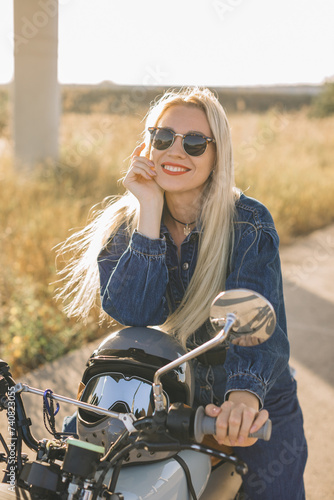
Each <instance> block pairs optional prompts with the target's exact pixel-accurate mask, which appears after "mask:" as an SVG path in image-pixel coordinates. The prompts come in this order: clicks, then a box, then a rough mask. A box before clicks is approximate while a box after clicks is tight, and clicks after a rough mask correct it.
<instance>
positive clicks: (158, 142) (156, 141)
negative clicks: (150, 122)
mask: <svg viewBox="0 0 334 500" xmlns="http://www.w3.org/2000/svg"><path fill="white" fill-rule="evenodd" d="M172 142H173V134H172V132H171V131H170V130H166V129H158V130H156V131H154V132H153V133H152V136H151V143H152V146H153V147H154V148H155V149H159V150H160V151H161V150H164V149H167V148H169V147H170V145H171V144H172Z"/></svg>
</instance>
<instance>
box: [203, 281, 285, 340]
mask: <svg viewBox="0 0 334 500" xmlns="http://www.w3.org/2000/svg"><path fill="white" fill-rule="evenodd" d="M231 313H233V314H234V315H235V317H236V321H235V322H234V324H233V326H232V327H231V329H230V331H229V336H228V341H229V342H233V344H240V345H247V346H252V345H257V344H262V343H263V342H265V341H266V340H268V339H269V338H270V337H271V335H272V334H273V332H274V329H275V325H276V314H275V311H274V308H273V306H272V305H271V303H270V302H269V301H268V300H267V299H266V298H265V297H263V296H262V295H260V294H259V293H257V292H254V291H252V290H246V289H243V288H240V289H237V290H227V291H225V292H221V293H220V294H219V295H217V297H216V298H215V300H214V301H213V303H212V306H211V309H210V320H211V323H212V325H213V327H214V328H215V329H217V328H222V327H223V326H224V325H225V323H226V318H227V315H228V314H231ZM246 337H247V338H246Z"/></svg>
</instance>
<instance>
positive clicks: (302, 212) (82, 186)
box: [0, 110, 334, 375]
mask: <svg viewBox="0 0 334 500" xmlns="http://www.w3.org/2000/svg"><path fill="white" fill-rule="evenodd" d="M141 118H142V116H124V115H123V116H122V115H106V114H98V113H95V114H91V115H83V114H80V115H79V114H78V115H77V114H65V115H64V116H63V117H62V124H61V160H60V162H59V163H57V164H56V165H44V166H40V167H36V169H35V171H34V172H33V173H21V172H20V173H18V172H16V171H15V169H14V167H13V164H12V155H11V144H10V137H9V132H8V130H6V129H5V130H4V133H3V137H2V138H1V139H0V158H1V162H0V178H1V181H2V182H1V185H2V189H1V199H0V224H1V226H0V245H1V253H0V266H1V274H0V329H1V344H0V347H1V352H0V357H2V358H4V359H6V360H7V361H8V362H9V363H10V364H11V366H12V369H13V371H14V372H15V374H16V375H17V374H19V373H20V372H22V371H26V370H29V369H31V368H33V367H36V366H37V365H38V364H41V363H43V362H45V361H49V360H51V359H54V358H55V357H57V356H59V355H62V354H63V353H65V352H66V351H68V350H69V349H72V348H74V347H77V346H79V345H81V344H82V342H85V341H87V340H92V339H94V338H96V337H98V336H101V335H102V334H104V333H105V329H104V328H98V327H97V326H96V318H95V317H94V316H93V317H92V318H91V322H90V323H89V324H88V325H86V326H83V325H82V324H80V323H77V322H74V321H73V320H69V319H67V318H66V317H65V315H64V314H63V313H62V311H61V304H57V303H56V302H55V300H54V290H55V287H56V285H55V284H52V283H54V282H55V280H56V274H55V252H54V250H53V248H54V246H55V245H57V244H58V243H60V242H61V241H63V240H64V239H65V238H66V237H67V236H68V234H69V230H70V229H71V228H78V227H82V226H84V225H85V223H86V221H87V216H88V213H89V209H90V208H91V207H92V206H93V205H95V204H98V203H99V202H100V201H102V200H103V198H105V197H106V196H109V195H111V194H115V193H120V192H122V186H121V185H120V184H119V183H118V182H117V179H118V178H119V177H120V176H121V175H122V173H123V172H124V170H126V168H127V165H128V158H129V156H130V154H131V152H132V150H133V148H134V146H135V145H136V144H137V143H138V141H139V140H140V133H141V130H142V123H141ZM229 119H230V123H231V128H232V137H233V143H234V151H235V165H236V177H237V184H238V185H239V187H241V188H242V189H243V190H244V191H246V193H247V194H248V195H250V196H254V197H256V198H258V199H260V200H261V201H262V202H263V203H264V204H265V205H267V206H268V208H269V209H270V210H271V212H272V214H273V216H274V219H275V222H276V225H277V228H278V231H279V234H280V237H281V241H282V242H283V243H286V242H289V241H290V240H291V238H293V237H294V236H296V235H300V234H304V233H307V232H310V231H312V230H313V229H316V228H319V227H322V226H324V225H326V224H328V223H330V222H332V221H333V220H334V204H333V192H334V169H333V157H334V143H333V141H332V130H333V128H334V127H333V126H334V118H326V119H322V120H316V119H312V120H311V119H309V118H308V115H307V112H306V110H305V111H299V112H294V113H289V114H285V113H283V112H281V111H279V110H272V111H270V112H267V113H265V114H261V115H257V114H248V113H243V114H234V115H231V116H230V117H229Z"/></svg>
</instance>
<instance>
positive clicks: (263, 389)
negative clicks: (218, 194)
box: [225, 224, 290, 407]
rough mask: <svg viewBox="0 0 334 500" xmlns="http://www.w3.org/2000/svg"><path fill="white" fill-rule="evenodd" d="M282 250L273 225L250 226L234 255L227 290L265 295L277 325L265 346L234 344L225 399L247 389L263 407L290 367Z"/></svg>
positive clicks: (226, 362) (227, 368) (231, 348)
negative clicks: (281, 260)
mask: <svg viewBox="0 0 334 500" xmlns="http://www.w3.org/2000/svg"><path fill="white" fill-rule="evenodd" d="M278 247H279V239H278V235H277V233H276V230H275V228H274V226H273V224H267V225H266V224H264V225H262V227H260V228H257V227H256V226H254V225H251V224H250V225H249V226H248V228H247V229H246V230H244V231H243V234H242V235H241V237H240V240H239V242H238V244H237V247H236V249H235V251H234V252H233V255H234V259H233V260H234V262H232V263H231V264H232V265H231V273H230V274H229V276H228V278H227V280H226V289H233V288H248V289H250V290H254V291H256V292H259V293H260V294H262V295H263V296H264V297H266V298H267V299H268V300H269V301H270V302H271V304H272V305H273V307H274V309H275V313H276V319H277V324H276V328H275V331H274V333H273V335H272V336H271V337H270V338H269V340H267V341H266V342H264V343H263V344H260V345H257V346H253V347H244V346H238V345H233V344H231V345H230V347H229V349H228V351H227V356H226V361H225V369H226V372H227V384H226V393H225V399H227V398H228V393H229V392H231V391H237V390H247V391H250V392H252V393H254V394H256V395H257V397H258V398H259V400H260V406H261V407H263V401H264V397H265V395H266V393H267V391H268V390H269V389H270V388H271V387H272V385H273V384H274V382H275V380H276V379H277V377H278V376H279V375H280V374H281V373H282V371H283V370H284V368H285V367H286V366H287V363H288V359H289V350H290V349H289V342H288V338H287V331H286V330H287V328H286V316H285V307H284V299H283V285H282V275H281V265H280V258H279V250H278Z"/></svg>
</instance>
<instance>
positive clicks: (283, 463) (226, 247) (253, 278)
mask: <svg viewBox="0 0 334 500" xmlns="http://www.w3.org/2000/svg"><path fill="white" fill-rule="evenodd" d="M124 186H125V187H126V188H127V194H125V195H124V196H123V197H121V198H120V199H118V200H117V201H116V200H112V203H111V204H110V205H109V207H107V208H106V210H105V211H103V212H102V213H101V214H100V215H99V216H98V217H97V218H96V219H95V220H94V221H93V222H92V224H91V225H90V226H88V227H87V228H86V229H85V230H84V231H83V232H82V233H80V234H79V235H77V236H78V237H79V240H80V241H81V242H82V245H81V251H82V250H83V254H82V255H83V256H82V257H81V258H80V259H79V260H78V261H73V263H72V264H71V265H70V266H69V267H68V268H67V269H66V271H65V272H66V273H70V275H71V280H70V281H69V283H68V285H67V288H66V289H65V291H64V295H66V294H69V290H70V289H71V287H73V285H75V290H76V295H75V296H74V299H73V301H72V302H71V304H70V306H69V312H70V313H71V314H80V315H82V316H85V315H86V314H87V313H88V311H89V309H90V308H91V306H92V304H93V303H94V300H95V295H96V290H97V287H98V279H99V281H100V295H101V303H102V308H103V310H104V311H105V312H106V313H107V314H108V315H109V316H111V317H112V318H113V319H115V320H116V321H118V322H120V323H122V324H124V325H133V326H136V325H137V326H152V325H162V329H164V330H165V331H168V332H170V333H171V334H173V335H175V336H176V337H177V338H178V339H179V340H180V341H181V343H183V344H184V345H186V346H187V347H188V348H192V347H195V346H196V345H199V344H201V343H203V342H205V341H206V340H208V339H209V338H210V336H211V334H212V331H211V329H210V324H209V321H208V317H209V309H210V304H211V302H212V300H213V298H214V297H215V296H216V295H217V294H218V293H219V292H220V291H221V290H224V289H233V288H248V289H252V290H255V291H257V292H259V293H261V294H262V295H264V296H265V297H266V298H267V299H268V300H269V301H270V302H271V303H272V304H273V306H274V308H275V311H276V315H277V326H276V329H275V332H274V334H273V336H272V337H271V338H270V339H269V340H268V341H267V342H266V343H264V344H261V345H257V346H252V347H248V346H245V345H231V346H230V347H229V348H228V349H226V348H225V346H222V347H221V348H220V349H218V350H216V351H214V352H211V353H210V352H209V353H208V354H206V355H202V356H200V357H199V358H197V360H195V363H194V366H195V375H196V390H195V392H196V396H195V404H196V405H206V413H207V414H208V415H210V416H215V417H217V434H216V439H217V441H218V442H219V443H222V444H228V445H232V446H233V447H234V449H235V453H236V454H237V455H238V456H239V457H240V458H241V459H243V460H245V461H246V462H247V464H248V466H249V473H248V475H247V476H246V477H245V478H244V490H245V498H251V499H253V500H255V499H266V500H268V499H270V500H275V499H277V500H278V499H279V500H282V499H284V500H288V499H291V500H298V499H303V498H305V494H304V486H303V470H304V467H305V462H306V456H307V447H306V441H305V437H304V433H303V419H302V414H301V410H300V407H299V404H298V400H297V396H296V382H295V380H294V379H293V377H292V376H291V374H290V370H289V366H288V358H289V343H288V339H287V333H286V319H285V310H284V299H283V291H282V279H281V270H280V260H279V253H278V245H279V242H278V236H277V233H276V230H275V227H274V223H273V220H272V218H271V216H270V214H269V212H268V210H267V209H266V208H265V207H264V206H263V205H262V204H260V203H259V202H258V201H256V200H254V199H251V198H248V197H246V196H245V195H243V194H241V193H240V192H239V191H238V190H237V189H236V188H235V186H234V175H233V163H232V147H231V137H230V132H229V125H228V122H227V119H226V116H225V113H224V110H223V108H222V106H221V105H220V103H219V102H218V100H217V99H216V97H215V96H214V95H213V94H212V93H211V92H210V91H209V90H207V89H198V88H188V89H183V90H181V91H180V92H171V93H167V94H166V95H165V96H163V97H162V98H161V99H160V101H158V102H157V103H156V104H155V105H154V106H153V107H152V109H151V110H150V112H149V114H148V116H147V120H146V129H145V138H144V142H143V143H142V144H141V145H140V146H138V147H137V148H136V149H135V150H134V153H133V155H132V157H131V165H130V168H129V170H128V172H127V174H126V176H125V178H124ZM68 244H69V246H70V247H71V246H72V248H75V246H76V245H77V240H76V239H75V238H72V239H71V240H70V242H69V243H68ZM97 249H98V251H97ZM96 257H97V262H98V266H97V265H96V261H95V258H96ZM269 414H270V418H271V419H272V422H273V434H272V438H271V440H270V441H269V442H261V441H259V440H258V441H257V440H255V439H251V438H248V434H249V433H250V432H254V431H256V430H257V429H259V428H260V427H261V426H262V425H263V424H264V423H265V421H266V420H267V419H268V416H269ZM247 495H248V496H247Z"/></svg>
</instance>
